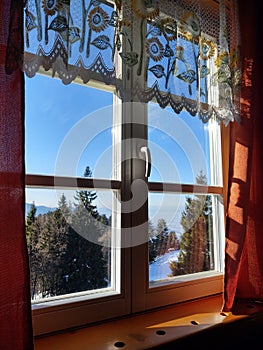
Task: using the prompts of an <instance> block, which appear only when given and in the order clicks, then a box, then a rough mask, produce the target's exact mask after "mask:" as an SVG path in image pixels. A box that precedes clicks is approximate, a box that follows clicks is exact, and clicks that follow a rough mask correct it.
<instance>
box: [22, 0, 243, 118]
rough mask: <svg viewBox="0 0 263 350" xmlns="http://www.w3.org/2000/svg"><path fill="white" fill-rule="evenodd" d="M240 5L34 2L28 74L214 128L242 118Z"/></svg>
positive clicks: (196, 0)
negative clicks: (96, 86)
mask: <svg viewBox="0 0 263 350" xmlns="http://www.w3.org/2000/svg"><path fill="white" fill-rule="evenodd" d="M237 15H238V13H237V6H236V1H235V0H220V1H219V4H218V2H215V1H214V0H209V1H204V0H189V1H185V0H177V1H171V0H164V1H158V0H131V1H128V0H126V1H125V0H123V1H121V0H116V1H114V2H107V1H105V0H26V1H25V5H24V53H23V70H24V71H25V73H26V74H27V76H29V77H33V76H34V75H35V74H36V73H37V72H38V71H39V70H40V69H42V70H43V69H44V70H46V71H48V70H51V71H52V74H53V75H56V76H58V77H59V78H60V79H61V80H62V81H63V83H64V84H69V83H71V82H73V81H74V80H75V79H76V78H80V79H81V80H82V81H83V82H84V83H87V82H88V81H89V80H91V79H96V80H98V79H99V80H101V81H102V82H104V83H106V84H111V85H113V86H115V87H116V91H117V93H118V94H119V96H120V97H121V98H123V99H126V100H127V99H129V100H131V101H134V100H137V101H143V102H149V101H151V100H155V101H157V103H159V105H160V106H161V107H163V108H164V107H166V106H168V105H169V106H171V107H172V108H173V110H174V111H175V112H176V113H180V112H181V111H182V110H183V109H185V110H187V111H188V112H189V113H191V115H193V116H195V115H198V116H199V118H200V119H202V120H203V121H204V122H207V121H208V120H209V119H210V118H211V117H213V118H215V119H216V120H218V121H223V122H224V123H225V124H228V122H229V121H234V120H239V91H240V75H241V74H240V53H239V49H240V42H239V31H238V16H237Z"/></svg>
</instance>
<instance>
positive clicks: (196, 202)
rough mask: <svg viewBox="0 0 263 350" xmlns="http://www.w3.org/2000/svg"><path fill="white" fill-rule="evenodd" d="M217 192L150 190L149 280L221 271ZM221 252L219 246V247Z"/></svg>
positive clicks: (153, 283)
mask: <svg viewBox="0 0 263 350" xmlns="http://www.w3.org/2000/svg"><path fill="white" fill-rule="evenodd" d="M218 200H219V197H218V196H217V195H210V194H209V195H208V194H204V195H200V194H198V195H197V194H196V195H194V194H173V193H150V196H149V281H150V285H155V284H156V282H158V281H159V282H160V281H163V280H168V279H171V278H172V277H178V276H182V275H189V274H194V273H198V272H204V271H214V270H217V271H220V264H219V261H218V259H219V256H218V254H215V251H216V249H217V247H218V232H219V226H218V218H219V217H220V208H219V207H218V205H219V203H218ZM217 251H219V249H217Z"/></svg>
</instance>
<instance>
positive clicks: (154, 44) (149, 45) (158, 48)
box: [146, 38, 164, 62]
mask: <svg viewBox="0 0 263 350" xmlns="http://www.w3.org/2000/svg"><path fill="white" fill-rule="evenodd" d="M146 52H147V54H148V55H149V56H150V58H151V59H152V60H153V61H155V62H158V61H160V60H161V59H162V58H163V56H164V47H163V45H162V43H161V42H160V40H159V39H158V38H150V39H148V40H147V41H146Z"/></svg>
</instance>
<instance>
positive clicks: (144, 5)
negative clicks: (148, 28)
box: [132, 0, 159, 19]
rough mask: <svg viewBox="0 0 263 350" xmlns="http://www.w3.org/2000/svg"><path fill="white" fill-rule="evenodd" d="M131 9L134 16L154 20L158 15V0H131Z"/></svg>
mask: <svg viewBox="0 0 263 350" xmlns="http://www.w3.org/2000/svg"><path fill="white" fill-rule="evenodd" d="M132 9H133V11H134V13H135V14H136V16H138V17H141V18H144V19H145V18H147V19H154V18H156V17H157V16H158V15H159V6H158V0H132Z"/></svg>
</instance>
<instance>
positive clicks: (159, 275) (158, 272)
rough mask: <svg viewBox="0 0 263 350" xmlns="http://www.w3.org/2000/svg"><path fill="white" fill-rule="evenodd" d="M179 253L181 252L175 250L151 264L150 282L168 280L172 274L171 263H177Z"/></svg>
mask: <svg viewBox="0 0 263 350" xmlns="http://www.w3.org/2000/svg"><path fill="white" fill-rule="evenodd" d="M179 253H180V250H175V251H172V252H169V253H166V254H164V255H162V256H160V257H158V258H157V259H156V260H155V261H154V262H153V263H151V264H150V266H149V275H150V281H156V280H159V279H163V278H166V277H167V276H168V275H169V274H171V270H170V268H169V262H170V261H177V260H178V255H179Z"/></svg>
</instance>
